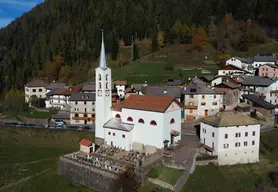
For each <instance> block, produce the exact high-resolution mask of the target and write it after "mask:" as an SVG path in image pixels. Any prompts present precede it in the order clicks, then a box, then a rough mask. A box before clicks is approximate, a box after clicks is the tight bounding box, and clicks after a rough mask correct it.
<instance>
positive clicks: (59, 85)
mask: <svg viewBox="0 0 278 192" xmlns="http://www.w3.org/2000/svg"><path fill="white" fill-rule="evenodd" d="M65 86H66V83H56V82H53V83H50V84H49V85H47V86H46V89H49V90H53V89H60V88H63V87H65Z"/></svg>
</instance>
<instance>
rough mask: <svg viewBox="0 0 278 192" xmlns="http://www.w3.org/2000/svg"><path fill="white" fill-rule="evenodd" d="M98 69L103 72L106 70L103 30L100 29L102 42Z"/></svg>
mask: <svg viewBox="0 0 278 192" xmlns="http://www.w3.org/2000/svg"><path fill="white" fill-rule="evenodd" d="M99 67H100V68H101V69H103V70H105V69H106V68H107V64H106V57H105V48H104V37H103V29H102V42H101V51H100V60H99Z"/></svg>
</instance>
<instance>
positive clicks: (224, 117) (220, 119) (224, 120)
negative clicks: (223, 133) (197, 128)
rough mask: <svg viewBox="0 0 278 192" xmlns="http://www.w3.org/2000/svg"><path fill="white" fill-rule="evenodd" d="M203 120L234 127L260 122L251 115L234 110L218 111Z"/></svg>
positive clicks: (207, 122) (221, 125)
mask: <svg viewBox="0 0 278 192" xmlns="http://www.w3.org/2000/svg"><path fill="white" fill-rule="evenodd" d="M201 122H203V123H206V124H209V125H212V126H214V127H232V126H244V125H257V124H260V123H259V122H258V121H257V120H256V119H254V118H252V117H250V116H249V115H243V114H241V113H235V112H233V111H232V112H223V113H217V114H215V115H212V116H208V117H204V118H202V119H201Z"/></svg>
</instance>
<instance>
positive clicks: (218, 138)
mask: <svg viewBox="0 0 278 192" xmlns="http://www.w3.org/2000/svg"><path fill="white" fill-rule="evenodd" d="M200 129H201V130H200V137H201V142H202V143H203V144H205V145H207V146H209V147H212V142H214V152H213V155H218V161H219V164H220V165H232V164H239V163H254V162H258V161H259V146H260V125H259V124H257V125H248V126H239V127H236V126H234V127H220V128H218V127H213V126H211V125H208V124H205V123H201V128H200ZM204 130H205V131H204ZM213 132H214V137H212V133H213ZM246 132H247V134H248V135H247V136H246V135H245V133H246ZM253 132H255V135H254V136H253ZM236 133H240V137H236ZM225 134H227V135H228V138H225ZM253 141H254V142H255V143H254V145H253V143H252V142H253ZM244 142H247V146H244ZM236 143H240V146H239V147H236V146H235V144H236ZM227 144H228V148H224V145H226V146H227Z"/></svg>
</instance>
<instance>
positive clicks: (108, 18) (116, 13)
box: [0, 0, 278, 92]
mask: <svg viewBox="0 0 278 192" xmlns="http://www.w3.org/2000/svg"><path fill="white" fill-rule="evenodd" d="M237 1H238V2H237V3H236V2H235V1H234V0H233V1H232V0H227V1H223V0H198V1H196V0H139V1H138V0H117V1H114V0H101V1H100V0H82V1H76V0H46V1H45V2H44V3H42V4H40V5H38V6H36V7H35V8H34V9H32V10H31V11H30V12H28V13H26V14H24V15H23V16H22V17H20V18H18V19H16V20H15V21H14V22H12V23H11V24H10V25H9V26H8V27H6V28H4V29H2V30H0V92H1V91H3V90H4V88H5V89H9V88H11V87H12V86H14V87H15V88H22V87H23V85H24V83H26V81H27V80H28V78H30V77H32V76H33V77H34V76H37V74H38V72H39V71H40V70H41V69H43V68H44V65H45V63H46V61H48V60H51V59H52V58H53V57H54V56H56V55H61V56H63V57H64V59H65V62H66V63H68V64H69V65H70V66H71V67H73V68H74V69H75V70H74V71H75V72H76V73H78V71H79V70H81V69H86V70H87V69H88V68H89V66H90V65H91V64H92V62H93V61H96V59H97V58H98V55H99V49H100V40H101V29H102V28H103V29H104V32H105V41H106V48H107V51H108V52H110V53H112V52H113V49H114V48H115V46H114V42H115V39H118V38H123V39H124V41H125V43H126V44H130V42H131V36H132V35H136V36H137V38H139V39H140V38H144V37H148V36H151V35H152V34H154V33H156V32H157V30H161V31H164V32H165V41H168V38H169V34H170V29H171V27H172V26H173V24H174V22H175V21H176V20H178V19H179V20H181V21H182V22H183V23H187V24H189V25H193V24H194V25H205V26H207V25H208V24H209V23H210V21H211V19H213V20H215V22H218V21H220V20H221V19H222V18H223V16H224V15H225V13H229V12H231V13H233V16H234V17H235V18H236V19H244V20H247V19H248V18H251V19H254V20H258V21H260V22H261V23H262V24H263V25H264V26H271V27H273V26H276V25H277V24H278V11H277V10H276V9H277V7H278V3H277V1H275V0H268V1H257V0H248V1H240V0H237ZM246 10H248V11H246Z"/></svg>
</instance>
